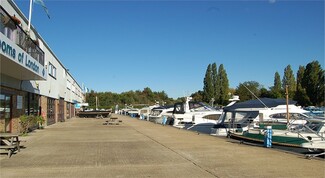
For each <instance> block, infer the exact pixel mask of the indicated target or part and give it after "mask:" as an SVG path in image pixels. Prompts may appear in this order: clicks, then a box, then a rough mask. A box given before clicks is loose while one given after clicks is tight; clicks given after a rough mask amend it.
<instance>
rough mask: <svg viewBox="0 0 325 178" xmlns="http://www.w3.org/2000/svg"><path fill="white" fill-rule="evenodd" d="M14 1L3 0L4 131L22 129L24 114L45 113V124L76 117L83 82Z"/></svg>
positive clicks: (0, 128)
mask: <svg viewBox="0 0 325 178" xmlns="http://www.w3.org/2000/svg"><path fill="white" fill-rule="evenodd" d="M27 29H28V19H27V18H26V17H25V16H24V14H23V13H22V12H21V10H20V9H19V8H18V6H17V5H16V4H15V3H14V2H13V0H0V66H1V69H0V132H15V133H16V132H19V131H20V126H19V117H20V116H21V115H24V114H26V115H41V116H43V117H44V119H45V125H51V124H54V123H56V122H62V121H65V119H69V118H71V117H73V116H75V105H76V104H77V103H82V102H84V99H85V97H84V94H83V91H82V87H81V85H80V84H79V83H78V82H77V81H76V80H75V79H74V78H73V76H72V75H71V73H70V72H69V71H68V70H67V68H65V67H64V65H63V64H62V63H61V62H60V60H59V59H58V57H57V56H56V55H55V54H54V52H53V51H52V50H51V48H50V47H49V46H48V45H47V43H46V42H45V40H44V39H43V38H42V37H41V36H40V35H39V34H38V32H37V31H36V30H35V28H33V26H31V29H30V31H29V32H27Z"/></svg>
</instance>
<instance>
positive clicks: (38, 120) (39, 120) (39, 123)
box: [35, 116, 45, 129]
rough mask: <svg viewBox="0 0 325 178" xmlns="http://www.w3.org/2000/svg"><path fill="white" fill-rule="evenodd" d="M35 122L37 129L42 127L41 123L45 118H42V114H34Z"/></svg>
mask: <svg viewBox="0 0 325 178" xmlns="http://www.w3.org/2000/svg"><path fill="white" fill-rule="evenodd" d="M35 120H36V123H37V124H38V128H39V129H43V128H44V127H43V124H44V122H45V119H44V118H43V116H36V117H35Z"/></svg>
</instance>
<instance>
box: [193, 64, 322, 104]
mask: <svg viewBox="0 0 325 178" xmlns="http://www.w3.org/2000/svg"><path fill="white" fill-rule="evenodd" d="M324 85H325V82H324V70H323V69H322V67H321V65H320V63H319V62H318V61H312V62H310V63H308V64H307V65H306V66H299V69H298V71H297V73H296V75H294V72H293V70H292V69H291V65H288V66H287V67H286V68H285V69H284V73H283V77H282V80H281V77H280V74H279V72H275V75H274V85H273V86H272V87H270V88H269V89H267V88H265V87H263V86H262V85H260V84H259V83H258V82H256V81H246V82H243V83H240V84H239V85H238V86H237V88H236V89H232V88H229V81H228V78H227V73H226V70H225V69H224V67H223V65H222V64H221V65H220V66H219V68H218V69H217V67H216V63H213V64H209V65H208V67H207V70H206V73H205V77H204V80H203V91H198V92H196V93H193V94H192V97H193V98H195V99H196V100H202V101H204V102H207V103H210V104H215V105H225V104H226V103H228V102H229V101H228V100H229V98H230V97H232V95H238V96H239V98H240V100H241V101H246V100H250V99H255V96H254V95H256V96H257V97H268V98H285V96H286V87H288V96H289V98H290V99H293V100H295V101H297V104H299V105H301V106H310V105H315V106H324V92H325V91H324ZM252 93H254V95H253V94H252Z"/></svg>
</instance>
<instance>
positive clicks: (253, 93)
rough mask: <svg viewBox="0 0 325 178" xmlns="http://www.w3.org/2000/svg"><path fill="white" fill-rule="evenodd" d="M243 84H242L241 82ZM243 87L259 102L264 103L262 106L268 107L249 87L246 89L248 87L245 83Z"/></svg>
mask: <svg viewBox="0 0 325 178" xmlns="http://www.w3.org/2000/svg"><path fill="white" fill-rule="evenodd" d="M243 85H244V84H243ZM244 87H245V88H246V89H247V90H248V91H249V92H250V93H251V94H252V95H253V96H254V97H255V98H256V99H257V100H258V101H259V102H261V103H262V104H263V105H264V107H265V108H268V107H267V106H266V104H265V103H263V101H262V100H261V99H259V98H258V97H257V96H256V95H255V94H254V93H253V92H252V91H251V90H250V89H248V87H247V86H246V85H244Z"/></svg>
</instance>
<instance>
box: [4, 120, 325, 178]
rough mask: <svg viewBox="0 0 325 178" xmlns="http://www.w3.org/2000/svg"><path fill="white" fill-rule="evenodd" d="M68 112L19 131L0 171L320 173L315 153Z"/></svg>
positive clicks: (323, 167)
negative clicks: (308, 154)
mask: <svg viewBox="0 0 325 178" xmlns="http://www.w3.org/2000/svg"><path fill="white" fill-rule="evenodd" d="M113 116H114V117H117V118H118V120H119V121H121V122H119V124H106V125H104V123H105V121H106V120H108V118H105V119H95V118H72V119H69V120H67V121H66V122H60V123H57V124H55V125H51V126H48V127H46V128H45V129H42V130H36V131H35V132H33V133H30V134H29V135H28V136H25V137H21V140H25V142H22V145H23V146H24V147H23V148H21V150H20V152H16V153H15V154H13V155H12V156H11V158H8V157H7V156H6V155H1V156H0V168H1V170H0V177H1V178H10V177H34V178H41V177H42V178H43V177H60V178H62V177H78V178H82V177H85V178H86V177H87V178H88V177H166V178H167V177H168V178H170V177H177V178H178V177H187V178H189V177H200V178H203V177H204V178H205V177H250V178H251V177H295V178H297V177H304V178H305V177H313V178H317V177H320V178H322V177H325V162H324V160H322V159H311V160H309V159H306V158H305V157H304V155H299V154H293V153H288V152H284V151H281V150H277V149H270V148H264V147H260V146H252V145H246V144H240V143H239V142H238V141H234V140H230V139H227V138H223V137H213V136H210V135H205V134H198V133H196V132H192V131H186V130H182V129H177V128H174V127H171V126H163V125H159V124H154V123H151V122H147V121H143V120H138V119H135V118H131V117H128V116H122V115H113Z"/></svg>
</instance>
